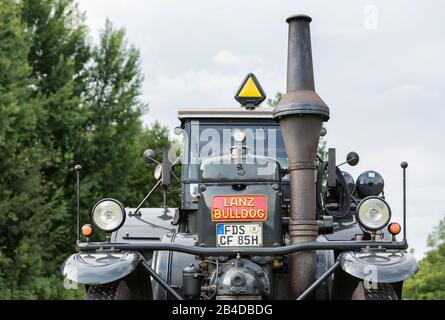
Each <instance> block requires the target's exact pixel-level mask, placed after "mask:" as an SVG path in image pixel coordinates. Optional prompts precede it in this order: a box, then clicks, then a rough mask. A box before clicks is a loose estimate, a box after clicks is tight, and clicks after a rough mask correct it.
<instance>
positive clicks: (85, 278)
mask: <svg viewBox="0 0 445 320" xmlns="http://www.w3.org/2000/svg"><path fill="white" fill-rule="evenodd" d="M140 260H141V256H140V254H139V253H135V252H124V253H111V252H107V253H77V254H73V255H71V256H70V257H69V258H68V259H66V261H65V263H64V264H63V265H62V270H61V271H62V275H63V276H64V277H65V281H66V280H68V281H72V282H74V283H80V284H87V285H99V284H105V283H109V282H113V281H116V280H119V279H121V278H123V277H125V276H127V275H129V274H130V273H132V272H133V271H134V270H135V269H136V267H137V265H138V263H139V261H140Z"/></svg>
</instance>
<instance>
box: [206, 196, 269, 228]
mask: <svg viewBox="0 0 445 320" xmlns="http://www.w3.org/2000/svg"><path fill="white" fill-rule="evenodd" d="M211 214H212V221H216V222H222V221H266V220H267V197H266V196H265V195H258V194H256V195H223V196H214V197H213V198H212V212H211Z"/></svg>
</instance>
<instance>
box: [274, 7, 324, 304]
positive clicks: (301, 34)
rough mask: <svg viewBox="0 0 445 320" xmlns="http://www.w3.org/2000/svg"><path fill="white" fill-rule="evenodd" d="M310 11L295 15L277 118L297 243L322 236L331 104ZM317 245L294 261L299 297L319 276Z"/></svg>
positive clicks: (293, 285) (294, 291)
mask: <svg viewBox="0 0 445 320" xmlns="http://www.w3.org/2000/svg"><path fill="white" fill-rule="evenodd" d="M311 21H312V19H311V18H310V17H309V16H306V15H295V16H291V17H289V18H288V19H287V20H286V22H287V23H288V24H289V48H288V62H287V90H286V93H285V94H284V96H283V98H282V99H281V101H280V103H279V104H278V105H277V107H276V109H275V112H274V119H275V120H277V121H278V122H279V123H280V127H281V131H282V133H283V139H284V144H285V147H286V151H287V154H288V157H289V172H290V179H291V217H290V222H289V234H290V239H291V243H293V244H294V243H302V242H310V241H316V239H317V235H318V226H317V221H316V214H315V172H314V171H315V160H316V156H317V146H318V142H319V139H320V132H321V126H322V123H323V122H324V121H328V120H329V108H328V106H327V105H326V104H325V103H324V102H323V100H322V99H321V98H320V97H319V96H318V95H317V94H316V93H315V85H314V71H313V66H312V49H311V36H310V29H309V23H310V22H311ZM316 267H317V260H316V255H315V251H307V252H299V253H295V254H293V255H292V257H291V265H290V293H291V298H292V299H295V298H296V297H297V296H299V295H300V294H301V293H303V292H304V290H305V289H307V288H308V287H309V286H310V285H311V284H312V283H313V282H314V281H315V272H316Z"/></svg>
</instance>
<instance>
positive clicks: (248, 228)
mask: <svg viewBox="0 0 445 320" xmlns="http://www.w3.org/2000/svg"><path fill="white" fill-rule="evenodd" d="M216 245H217V246H218V247H262V246H263V224H262V223H218V224H217V225H216Z"/></svg>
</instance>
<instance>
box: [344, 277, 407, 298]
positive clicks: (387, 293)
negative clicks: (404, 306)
mask: <svg viewBox="0 0 445 320" xmlns="http://www.w3.org/2000/svg"><path fill="white" fill-rule="evenodd" d="M351 300H399V296H398V295H397V294H396V292H395V290H394V287H393V285H392V284H389V283H378V284H377V288H370V289H366V288H365V286H364V283H363V281H360V282H359V283H358V285H357V288H356V289H355V290H354V292H353V293H352V297H351Z"/></svg>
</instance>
